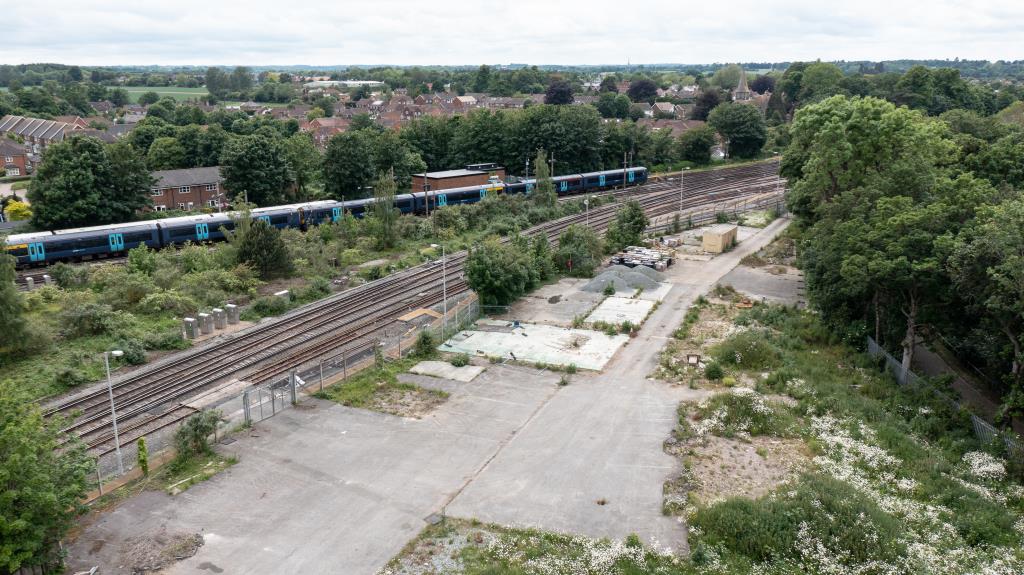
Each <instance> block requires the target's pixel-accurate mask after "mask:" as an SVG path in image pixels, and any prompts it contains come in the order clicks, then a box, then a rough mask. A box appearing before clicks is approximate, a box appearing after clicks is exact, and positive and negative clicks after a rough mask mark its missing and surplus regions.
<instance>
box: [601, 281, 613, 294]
mask: <svg viewBox="0 0 1024 575" xmlns="http://www.w3.org/2000/svg"><path fill="white" fill-rule="evenodd" d="M601 293H603V294H604V295H615V284H613V283H611V282H609V283H608V284H607V285H605V286H604V289H603V290H601Z"/></svg>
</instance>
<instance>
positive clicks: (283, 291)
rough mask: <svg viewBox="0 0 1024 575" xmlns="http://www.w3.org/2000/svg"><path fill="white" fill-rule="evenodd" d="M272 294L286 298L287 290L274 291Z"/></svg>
mask: <svg viewBox="0 0 1024 575" xmlns="http://www.w3.org/2000/svg"><path fill="white" fill-rule="evenodd" d="M274 295H275V296H277V297H280V298H284V299H288V290H286V289H285V290H281V291H279V292H274Z"/></svg>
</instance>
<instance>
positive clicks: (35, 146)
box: [0, 115, 88, 154]
mask: <svg viewBox="0 0 1024 575" xmlns="http://www.w3.org/2000/svg"><path fill="white" fill-rule="evenodd" d="M86 127H88V124H86ZM80 129H82V128H81V127H79V126H78V125H77V124H68V123H66V122H57V121H55V120H42V119H39V118H26V117H24V116H13V115H9V116H4V117H3V118H0V136H2V135H8V134H10V135H14V136H17V137H19V138H21V139H22V140H24V141H25V145H27V146H28V147H29V152H30V153H33V154H41V153H42V152H43V150H45V149H46V147H47V146H49V145H50V144H56V143H59V142H63V141H64V137H65V136H66V135H68V134H70V133H71V132H73V131H75V130H80Z"/></svg>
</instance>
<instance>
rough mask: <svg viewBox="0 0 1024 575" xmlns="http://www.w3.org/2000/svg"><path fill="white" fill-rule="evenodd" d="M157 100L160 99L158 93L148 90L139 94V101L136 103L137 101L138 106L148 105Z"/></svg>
mask: <svg viewBox="0 0 1024 575" xmlns="http://www.w3.org/2000/svg"><path fill="white" fill-rule="evenodd" d="M159 101H160V94H157V93H156V92H152V91H150V92H143V93H142V95H140V96H139V102H138V103H139V105H140V106H149V105H150V104H156V103H157V102H159Z"/></svg>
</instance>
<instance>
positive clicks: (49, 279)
mask: <svg viewBox="0 0 1024 575" xmlns="http://www.w3.org/2000/svg"><path fill="white" fill-rule="evenodd" d="M43 283H45V284H46V285H53V278H52V277H50V274H43Z"/></svg>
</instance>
